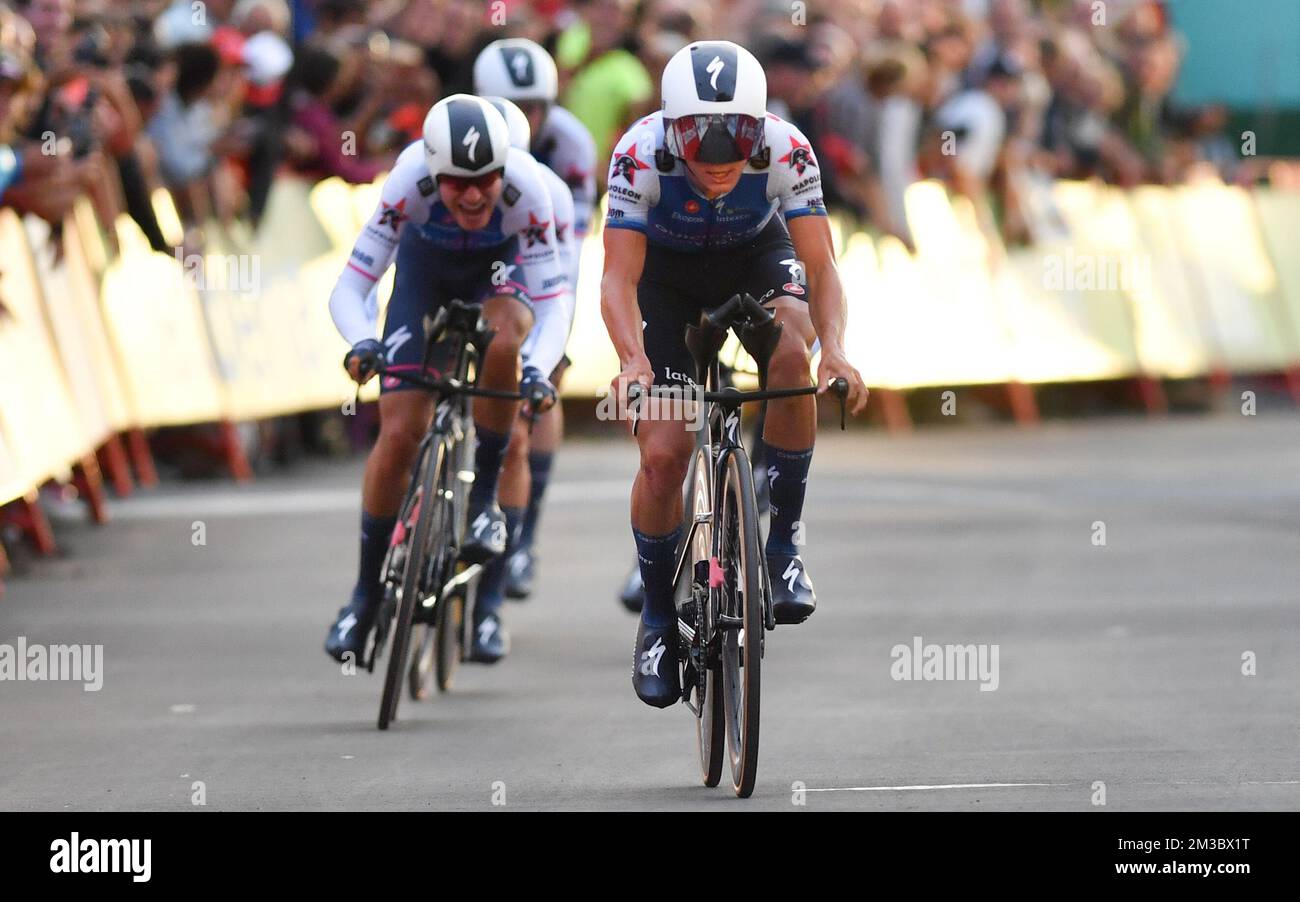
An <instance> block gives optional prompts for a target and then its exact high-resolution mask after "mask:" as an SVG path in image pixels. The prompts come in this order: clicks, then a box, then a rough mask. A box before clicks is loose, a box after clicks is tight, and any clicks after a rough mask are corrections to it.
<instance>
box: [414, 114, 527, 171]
mask: <svg viewBox="0 0 1300 902" xmlns="http://www.w3.org/2000/svg"><path fill="white" fill-rule="evenodd" d="M509 149H510V129H509V128H508V127H507V126H506V121H505V119H503V118H502V116H501V114H500V113H498V112H497V110H496V107H494V106H493V105H492V104H490V103H488V102H487V101H486V100H484V99H483V98H481V97H474V96H472V95H470V94H452V95H451V96H450V97H444V98H443V99H442V100H439V101H438V102H437V103H435V104H434V105H433V109H431V110H429V115H427V116H425V117H424V161H425V163H427V164H428V166H429V174H430V175H432V176H433V177H434V178H435V179H437V178H438V176H440V175H450V176H455V177H457V178H474V177H476V176H480V175H486V174H487V173H489V172H492V171H493V170H496V169H501V168H503V167H504V166H505V165H506V153H507V151H508V150H509Z"/></svg>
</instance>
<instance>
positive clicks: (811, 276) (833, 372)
mask: <svg viewBox="0 0 1300 902" xmlns="http://www.w3.org/2000/svg"><path fill="white" fill-rule="evenodd" d="M786 225H787V227H788V228H789V229H790V239H791V240H792V241H793V242H794V252H795V257H796V258H798V259H799V260H800V261H802V262H803V265H804V273H805V275H806V276H807V279H808V313H809V315H810V316H811V317H812V322H813V328H814V329H816V330H817V337H818V338H819V339H820V340H821V346H822V351H821V354H822V356H821V363H820V364H819V366H818V368H817V387H818V389H819V390H820V391H825V390H826V388H827V386H828V385H829V384H830V381H831V380H832V379H835V378H837V377H840V378H844V379H847V380H848V383H849V394H848V400H847V403H848V406H849V409H850V410H852V411H853V413H854V414H857V413H860V412H861V411H862V409H863V408H864V407H866V404H867V389H866V386H865V385H864V384H863V382H862V376H861V375H860V374H859V373H858V371H857V370H856V369H854V368H853V365H852V364H850V363H849V359H848V356H847V355H846V354H845V352H844V326H845V323H846V322H847V321H848V306H847V304H846V303H845V301H844V286H843V285H842V284H841V283H840V273H839V269H838V268H836V266H835V245H834V244H833V242H832V241H831V230H830V225H829V221H828V220H827V218H826V217H825V216H799V217H796V218H795V219H791V220H789V221H788V222H787V223H786Z"/></svg>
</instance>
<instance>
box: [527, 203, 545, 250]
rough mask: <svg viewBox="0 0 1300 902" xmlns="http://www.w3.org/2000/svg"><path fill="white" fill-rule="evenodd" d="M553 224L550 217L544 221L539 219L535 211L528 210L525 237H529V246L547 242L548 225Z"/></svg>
mask: <svg viewBox="0 0 1300 902" xmlns="http://www.w3.org/2000/svg"><path fill="white" fill-rule="evenodd" d="M550 224H551V221H550V220H549V219H547V220H543V221H542V222H538V221H537V217H536V216H534V215H533V211H532V210H529V211H528V225H527V226H526V227H525V228H524V237H525V238H527V239H528V247H532V246H533V245H534V244H538V243H541V244H546V243H547V241H546V227H547V226H548V225H550Z"/></svg>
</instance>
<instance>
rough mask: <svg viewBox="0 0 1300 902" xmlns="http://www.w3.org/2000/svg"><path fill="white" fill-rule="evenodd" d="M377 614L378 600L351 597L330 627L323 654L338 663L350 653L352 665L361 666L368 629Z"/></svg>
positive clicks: (368, 633) (340, 609)
mask: <svg viewBox="0 0 1300 902" xmlns="http://www.w3.org/2000/svg"><path fill="white" fill-rule="evenodd" d="M378 612H379V599H369V598H365V597H364V596H362V597H356V596H353V598H352V600H351V601H349V602H348V603H347V604H345V605H344V606H343V607H341V608H339V616H338V618H337V619H335V621H334V623H333V624H332V625H331V626H330V631H329V635H327V636H326V637H325V653H326V654H328V655H329V656H330V657H331V658H333V659H334V660H335V661H338V662H340V663H342V662H343V661H345V660H346V655H347V654H348V653H351V655H352V659H351V660H352V663H354V664H358V665H359V664H361V656H362V654H363V653H364V652H365V650H366V639H367V638H369V636H370V628H371V627H372V626H374V623H375V614H377V613H378Z"/></svg>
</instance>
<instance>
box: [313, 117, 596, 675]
mask: <svg viewBox="0 0 1300 902" xmlns="http://www.w3.org/2000/svg"><path fill="white" fill-rule="evenodd" d="M394 261H395V262H396V265H397V271H396V279H395V283H394V287H393V294H392V298H391V299H390V300H389V302H388V309H387V313H386V316H385V320H384V331H383V340H382V342H381V341H380V340H378V339H376V337H375V335H376V331H375V330H376V314H377V311H376V309H375V292H374V290H373V289H374V285H375V284H376V283H377V282H378V280H379V279H380V278H381V277H382V276H383V275H384V272H385V271H386V270H387V269H388V267H389V265H390V264H392V263H393V262H394ZM453 298H459V299H462V300H465V301H470V302H476V303H481V304H482V305H483V318H484V319H485V320H486V321H487V323H488V325H489V327H490V328H491V329H492V330H493V331H494V333H495V337H494V338H493V339H492V341H491V343H490V344H489V345H488V347H487V349H486V352H485V353H484V356H483V359H482V361H481V366H480V372H479V375H478V384H479V385H480V386H482V387H484V388H489V389H496V390H501V391H514V390H516V388H518V389H520V390H521V391H522V392H523V393H524V394H527V393H529V391H530V390H531V389H532V388H533V387H535V386H538V385H541V386H544V387H547V388H548V389H549V382H548V381H547V379H546V376H545V374H546V373H549V372H551V370H553V369H554V367H555V365H556V364H557V363H558V362H559V360H560V357H561V356H562V355H563V353H564V342H565V339H566V338H567V337H568V334H569V325H570V323H569V319H570V317H571V315H572V309H573V308H572V300H571V298H570V295H569V286H568V278H567V276H566V275H565V273H564V270H563V268H562V267H561V264H560V258H559V255H558V253H557V251H556V233H555V215H554V208H553V206H552V204H551V197H550V192H549V191H548V189H547V187H546V182H545V181H544V179H543V175H542V173H541V167H540V166H539V165H538V164H537V163H536V161H534V160H533V159H532V157H530V156H529V155H528V154H526V153H524V152H522V151H519V150H516V149H513V148H511V147H510V142H509V130H508V127H507V125H506V122H505V120H504V119H503V118H502V116H501V114H500V113H499V112H498V111H497V110H496V109H495V108H494V107H493V106H492V105H491V104H490V103H488V102H487V101H485V100H482V99H481V98H478V97H472V96H469V95H466V94H455V95H452V96H450V97H447V98H444V99H443V100H440V101H439V102H438V103H437V104H435V105H434V107H433V108H432V109H431V110H430V111H429V114H428V116H427V117H426V118H425V122H424V137H423V140H422V141H420V142H416V143H414V144H412V145H411V146H410V147H408V148H406V150H404V151H403V152H402V153H401V155H400V156H399V157H398V159H397V162H396V164H395V165H394V167H393V171H392V173H391V174H390V175H389V177H388V179H387V181H386V182H385V183H384V187H383V190H382V192H381V195H380V200H379V206H378V208H377V209H376V210H375V212H374V214H373V216H372V217H371V219H370V221H369V222H367V223H366V225H365V228H364V229H363V230H362V232H361V235H360V236H359V237H358V238H357V242H356V244H355V246H354V247H353V249H352V253H351V256H350V258H349V260H348V263H347V266H346V268H345V269H344V270H343V273H342V274H341V275H340V276H339V280H338V283H337V284H336V286H335V288H334V291H333V293H332V294H331V296H330V313H331V314H332V316H333V318H334V323H335V325H336V326H337V327H338V330H339V332H340V333H342V335H343V337H344V338H345V339H347V341H348V342H349V343H350V344H351V345H352V350H351V351H349V352H348V354H347V356H346V358H345V360H344V365H345V366H346V367H347V370H348V373H349V374H350V375H351V376H352V378H353V379H354V380H356V381H357V382H358V383H364V382H366V381H367V380H368V379H369V378H370V377H371V376H372V375H373V370H374V367H375V365H376V363H377V362H379V361H381V360H382V361H383V363H384V365H385V366H386V367H387V368H390V369H396V370H411V371H415V370H418V369H419V367H420V361H421V357H422V352H423V346H424V342H423V341H422V340H421V339H422V336H423V334H424V332H423V328H424V327H423V323H424V319H425V317H426V316H428V315H430V314H431V313H432V312H434V311H435V310H437V309H438V307H440V306H442V305H445V304H447V303H448V302H449V301H450V300H452V299H453ZM521 352H522V362H523V373H522V380H521V378H520V358H521ZM437 366H438V363H437V361H436V360H435V361H431V363H430V367H431V369H433V370H435V372H434V373H432V374H431V375H435V376H436V369H437ZM380 389H381V394H380V399H379V418H380V424H379V438H378V440H377V441H376V443H375V447H374V448H373V449H372V450H371V452H370V456H369V458H368V459H367V461H366V473H365V481H364V484H363V488H362V512H361V554H360V564H359V568H358V575H357V581H356V585H355V586H354V588H353V591H352V597H351V599H350V600H349V601H348V603H347V604H346V605H344V606H343V608H342V609H341V610H340V611H339V615H338V618H337V619H336V620H335V622H334V624H333V625H332V626H331V627H330V631H329V635H328V637H327V638H326V641H325V650H326V651H327V652H328V653H329V654H330V655H331V656H333V657H334V658H335V659H337V660H344V656H345V655H347V654H349V653H351V654H352V655H354V659H356V660H359V659H360V656H361V653H362V650H363V649H364V647H365V644H366V638H367V636H368V634H369V632H370V629H371V628H372V626H373V625H374V620H375V615H376V613H377V611H378V608H379V606H380V605H379V603H380V600H381V597H380V594H381V574H380V569H381V567H382V564H383V560H384V556H385V553H386V551H387V548H388V544H389V537H390V534H391V533H392V530H393V526H394V521H395V517H396V514H397V509H398V506H399V505H400V503H401V499H402V495H403V491H404V489H405V486H406V480H407V477H408V471H409V468H410V467H411V464H412V462H413V460H414V456H415V453H416V451H417V448H418V444H419V441H420V437H421V436H422V435H423V433H424V431H425V429H426V428H427V425H428V422H429V418H430V415H431V412H432V409H433V403H434V402H433V398H432V397H431V396H430V395H429V394H427V393H426V392H423V391H418V390H417V391H410V390H406V389H407V385H406V383H403V382H402V381H401V380H399V379H397V378H395V377H386V378H385V379H384V380H382V382H381V386H380ZM549 395H550V399H551V403H553V399H554V392H553V390H552V391H549ZM518 406H519V405H518V402H515V401H503V400H484V399H479V400H477V401H476V402H475V405H474V424H475V431H476V434H477V443H476V446H475V451H474V464H475V479H474V483H473V486H472V488H471V489H470V494H469V500H468V508H469V513H468V529H467V532H466V539H465V544H464V546H463V547H462V549H461V550H462V557H463V558H464V559H465V560H466V561H469V562H471V563H486V562H488V561H490V560H491V559H492V558H494V557H497V556H499V555H501V554H503V553H504V551H505V547H506V538H507V527H506V520H505V515H504V514H503V513H502V511H501V509H500V507H499V506H498V504H497V497H496V496H497V483H498V477H499V475H500V471H501V462H502V459H503V457H504V455H505V450H506V443H507V441H508V439H509V434H510V428H511V425H512V423H513V422H514V420H515V417H516V414H517V411H518ZM507 650H508V637H507V635H506V633H505V630H504V628H503V627H502V625H501V621H500V616H499V614H498V613H497V612H493V611H488V612H485V613H484V614H483V615H482V616H479V615H476V617H475V623H474V630H473V643H472V649H471V656H472V657H474V658H477V659H480V660H484V661H494V660H498V659H500V658H501V657H502V656H503V655H504V654H505V653H506V651H507Z"/></svg>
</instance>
